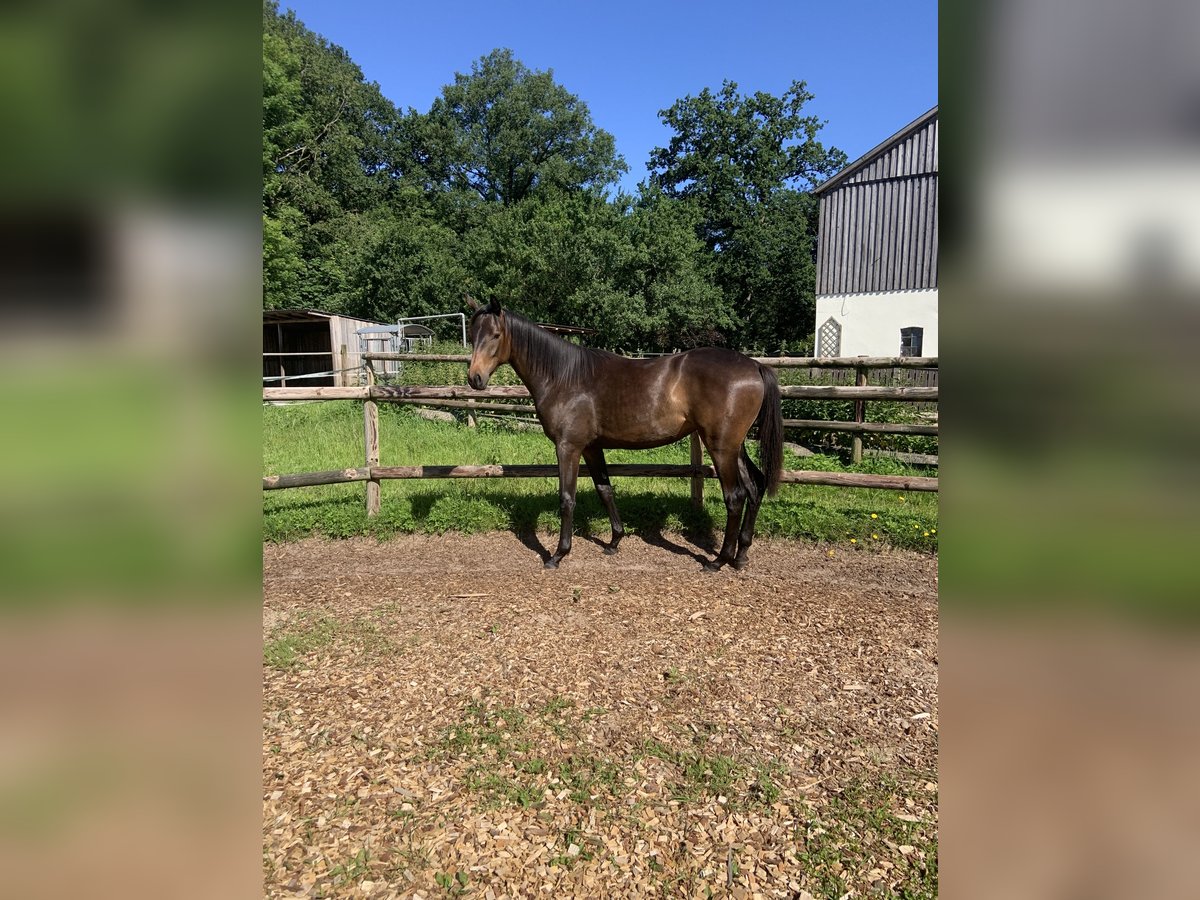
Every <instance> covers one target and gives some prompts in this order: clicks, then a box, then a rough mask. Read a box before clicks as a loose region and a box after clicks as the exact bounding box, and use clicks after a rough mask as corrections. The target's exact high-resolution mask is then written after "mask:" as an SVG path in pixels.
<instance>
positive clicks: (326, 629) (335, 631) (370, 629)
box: [263, 616, 394, 669]
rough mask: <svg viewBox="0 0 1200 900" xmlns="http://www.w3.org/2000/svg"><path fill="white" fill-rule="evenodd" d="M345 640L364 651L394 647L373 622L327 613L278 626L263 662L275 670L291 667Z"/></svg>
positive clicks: (387, 649) (384, 649) (265, 651)
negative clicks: (339, 619) (288, 625)
mask: <svg viewBox="0 0 1200 900" xmlns="http://www.w3.org/2000/svg"><path fill="white" fill-rule="evenodd" d="M338 639H342V640H349V641H353V642H354V643H355V644H356V646H357V647H358V648H359V649H360V650H362V651H363V652H365V653H368V654H376V653H380V652H386V651H390V650H392V649H394V648H393V647H392V645H391V642H390V641H389V640H388V639H387V637H385V636H384V635H383V634H381V633H380V631H379V627H378V626H377V625H375V624H374V623H373V622H369V621H366V620H363V619H357V620H354V621H352V622H339V621H338V620H336V619H333V618H330V617H328V616H323V617H321V618H319V619H315V620H313V619H305V618H302V619H301V620H300V621H298V622H296V623H294V624H293V625H291V626H290V627H288V628H286V629H279V630H278V631H276V632H275V633H274V634H273V635H271V637H270V638H269V639H268V640H267V641H266V642H265V643H264V644H263V663H264V664H265V665H267V666H270V667H271V668H273V669H291V668H294V667H295V666H297V665H299V663H300V661H301V658H302V657H304V656H305V655H306V654H309V653H312V652H314V651H316V650H319V649H321V648H324V647H328V646H330V645H331V644H333V642H334V641H336V640H338Z"/></svg>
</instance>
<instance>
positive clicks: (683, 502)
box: [409, 491, 716, 564]
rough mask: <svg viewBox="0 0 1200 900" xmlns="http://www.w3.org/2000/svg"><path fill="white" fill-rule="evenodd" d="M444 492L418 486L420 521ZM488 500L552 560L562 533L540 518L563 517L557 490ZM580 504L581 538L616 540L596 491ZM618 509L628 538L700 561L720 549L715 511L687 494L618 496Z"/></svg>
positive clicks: (415, 505)
mask: <svg viewBox="0 0 1200 900" xmlns="http://www.w3.org/2000/svg"><path fill="white" fill-rule="evenodd" d="M441 497H442V494H441V493H439V492H437V491H418V492H414V493H413V494H411V495H410V496H409V502H410V503H411V509H412V514H413V518H414V519H415V520H416V521H417V522H424V521H426V520H427V519H428V518H429V516H430V513H431V512H432V510H433V507H434V504H436V503H437V501H438V500H439V499H440V498H441ZM487 499H488V502H489V503H491V504H492V505H494V506H496V507H498V508H499V509H502V510H504V512H505V513H506V514H507V516H508V520H509V528H508V530H509V531H510V532H511V533H512V534H513V535H514V536H515V537H516V538H517V540H519V541H520V542H521V544H522V545H523V546H525V547H526V548H527V549H528V550H530V551H531V552H532V553H534V554H536V555H537V556H538V558H539V559H540V560H541V562H543V563H545V562H546V561H547V560H548V559H550V556H551V553H552V551H553V549H554V548H555V547H557V544H558V540H557V538H556V537H549V536H546V535H543V534H541V533H540V532H539V530H538V522H539V520H542V519H543V517H544V516H546V515H547V514H550V515H552V516H553V517H554V518H557V515H558V496H557V494H553V493H548V494H545V495H530V494H517V493H511V492H495V493H490V494H489V495H488V497H487ZM577 504H578V505H577V506H576V509H575V532H574V537H575V539H576V540H577V541H588V542H590V543H593V544H595V545H596V546H598V547H607V546H608V545H609V541H610V539H611V536H610V533H609V526H608V514H607V513H606V512H605V510H604V508H603V506H602V505H601V503H600V500H599V498H598V497H596V496H595V495H594V494H592V495H587V494H583V493H581V494H580V495H579V497H578V500H577ZM617 509H618V511H619V512H620V513H621V520H622V523H623V524H624V525H625V527H626V529H627V530H628V533H627V534H626V536H625V538H624V540H625V541H626V542H627V541H628V540H629V539H630V538H635V539H640V540H642V541H645V542H646V543H647V544H649V545H650V546H652V547H657V548H659V549H660V550H665V551H667V552H668V553H673V554H675V555H677V556H687V557H690V558H692V559H693V560H695V561H696V562H698V563H700V564H704V563H706V562H708V560H709V559H710V558H711V557H712V556H713V555H714V554H715V553H716V541H715V540H714V532H713V528H714V523H713V519H712V516H711V515H709V513H708V510H707V509H703V508H702V509H699V510H695V509H693V508H692V506H691V503H690V501H689V500H688V499H687V498H683V497H662V496H657V495H654V494H649V493H642V494H629V495H627V496H625V497H623V498H622V497H618V499H617ZM597 520H600V524H597V525H596V527H595V528H594V529H593V528H592V527H591V526H592V523H595V522H596V521H597ZM681 525H682V528H680V526H681ZM668 531H670V532H672V536H671V537H668V536H667V532H668ZM676 534H677V535H678V536H680V537H682V538H683V542H680V541H678V540H675V539H673V538H674V537H675V536H676ZM544 539H546V541H547V542H548V543H549V544H550V546H549V547H547V546H546V542H544Z"/></svg>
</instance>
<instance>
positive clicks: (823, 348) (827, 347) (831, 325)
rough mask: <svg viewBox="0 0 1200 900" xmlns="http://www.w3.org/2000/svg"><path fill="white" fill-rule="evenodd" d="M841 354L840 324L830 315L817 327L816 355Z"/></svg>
mask: <svg viewBox="0 0 1200 900" xmlns="http://www.w3.org/2000/svg"><path fill="white" fill-rule="evenodd" d="M841 355H842V326H841V325H839V324H838V323H837V320H835V319H834V318H832V317H830V318H828V319H826V320H825V324H824V325H822V326H821V327H820V328H819V329H817V356H841Z"/></svg>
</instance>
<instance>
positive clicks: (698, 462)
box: [263, 353, 938, 516]
mask: <svg viewBox="0 0 1200 900" xmlns="http://www.w3.org/2000/svg"><path fill="white" fill-rule="evenodd" d="M754 359H755V361H756V362H760V363H762V364H763V365H765V366H771V367H776V368H803V369H809V370H835V371H840V372H845V373H852V375H853V380H854V383H853V384H848V383H847V384H832V385H827V384H805V385H780V389H779V391H780V395H781V398H782V399H808V400H842V401H852V402H853V404H854V417H853V419H851V420H846V421H841V420H833V419H784V420H783V424H784V428H785V429H807V430H815V431H835V432H845V433H848V434H850V435H851V439H852V448H851V458H852V459H853V461H855V462H858V461H860V460H861V459H862V456H863V448H862V436H863V435H864V434H900V435H937V434H938V424H937V422H936V421H930V422H925V423H909V422H868V421H866V420H865V410H866V403H867V402H869V401H872V400H888V401H901V402H906V403H916V404H922V405H933V404H936V403H937V399H938V387H937V386H936V384H934V385H929V384H928V383H926V384H916V385H914V384H911V383H909V384H899V385H898V384H895V383H892V384H871V383H870V373H871V372H872V371H873V370H891V371H892V372H896V371H905V370H924V372H926V373H927V372H929V371H931V370H932V371H934V372H935V377H934V379H933V380H934V381H936V370H937V366H938V360H937V358H936V357H904V356H901V357H896V356H888V357H862V356H856V357H754ZM363 360H364V372H365V380H366V384H363V385H357V386H345V387H264V388H263V401H264V402H285V401H332V400H357V401H362V403H363V445H364V454H363V456H364V463H365V465H361V466H350V467H347V468H343V469H331V470H326V471H323V472H300V473H294V474H284V475H267V476H265V477H264V478H263V490H268V491H270V490H282V489H287V488H297V487H311V486H314V485H321V484H343V483H349V482H360V481H361V482H365V484H366V510H367V515H368V516H375V515H377V514H378V513H379V510H380V496H381V494H380V485H381V482H383V481H384V480H387V479H412V478H417V479H434V478H556V477H557V476H558V466H557V465H501V464H497V465H457V466H446V465H438V466H428V465H417V466H384V465H380V447H379V407H378V404H379V403H401V404H420V405H423V406H433V407H439V406H440V407H446V408H451V409H463V410H466V411H467V414H468V417H469V419H470V421H471V422H472V423H473V416H474V413H476V412H481V413H482V412H491V413H495V412H503V413H509V414H521V413H527V414H533V413H534V412H535V411H534V407H533V405H532V404H531V403H529V402H528V401H529V400H530V399H531V398H530V395H529V391H528V389H526V388H525V387H524V386H523V385H496V386H493V387H489V388H485V389H484V390H480V391H477V390H474V389H473V388H470V387H467V386H462V385H436V386H435V385H407V386H402V385H385V384H378V383H376V382H377V374H376V371H375V363H377V362H384V363H387V362H401V363H403V362H452V363H462V364H464V365H465V364H467V363H469V362H470V356H466V355H458V354H432V353H365V354H363ZM843 377H844V378H845V379H846V380H848V379H849V377H850V375H849V374H847V375H845V376H843ZM889 380H892V379H889ZM608 472H609V475H611V476H613V477H619V478H629V477H633V478H638V477H641V478H663V477H676V478H688V479H690V480H691V499H692V504H693V505H694V506H696V507H699V506H700V505H701V504H702V503H703V499H704V481H705V479H708V478H716V471H715V470H714V469H713V467H712V466H711V465H705V464H704V462H703V455H702V447H701V443H700V440H699V438H698V437H697V436H696V435H695V434H693V435H692V436H691V453H690V462H689V464H688V465H666V464H637V463H618V464H613V465H609V466H608ZM579 474H580V477H589V472H588V468H587V466H586V465H581V466H580V468H579ZM781 482H782V483H784V484H813V485H829V486H835V487H855V488H875V489H885V490H899V491H937V490H938V479H937V478H930V477H923V476H909V475H873V474H865V473H855V472H817V471H809V470H805V469H793V470H785V471H784V472H783V474H782V477H781Z"/></svg>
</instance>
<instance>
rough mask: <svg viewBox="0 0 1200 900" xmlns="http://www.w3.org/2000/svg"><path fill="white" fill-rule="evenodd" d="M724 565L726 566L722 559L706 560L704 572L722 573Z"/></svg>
mask: <svg viewBox="0 0 1200 900" xmlns="http://www.w3.org/2000/svg"><path fill="white" fill-rule="evenodd" d="M723 565H724V563H723V562H721V558H720V557H717V558H716V559H706V560H705V561H704V571H706V572H718V571H720V569H721V566H723Z"/></svg>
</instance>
